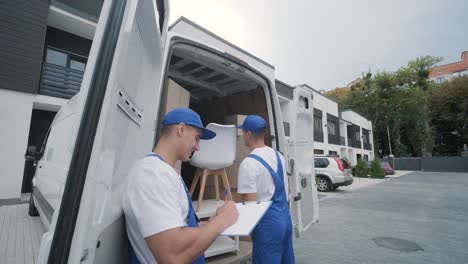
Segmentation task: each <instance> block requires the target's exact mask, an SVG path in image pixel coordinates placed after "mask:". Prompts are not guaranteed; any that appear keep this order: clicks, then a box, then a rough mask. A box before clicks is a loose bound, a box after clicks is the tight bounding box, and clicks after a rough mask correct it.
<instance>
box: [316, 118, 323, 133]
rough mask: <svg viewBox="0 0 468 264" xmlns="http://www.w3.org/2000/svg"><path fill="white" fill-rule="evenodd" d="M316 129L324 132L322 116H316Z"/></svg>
mask: <svg viewBox="0 0 468 264" xmlns="http://www.w3.org/2000/svg"><path fill="white" fill-rule="evenodd" d="M314 131H317V132H323V129H322V118H320V117H317V116H314Z"/></svg>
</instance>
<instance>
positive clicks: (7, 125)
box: [0, 90, 34, 199]
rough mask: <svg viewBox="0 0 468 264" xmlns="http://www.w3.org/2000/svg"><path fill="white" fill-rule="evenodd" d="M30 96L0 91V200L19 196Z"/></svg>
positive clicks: (30, 107) (27, 129)
mask: <svg viewBox="0 0 468 264" xmlns="http://www.w3.org/2000/svg"><path fill="white" fill-rule="evenodd" d="M33 97H34V96H33V95H31V94H26V93H21V92H13V91H8V90H0V98H2V103H1V104H0V120H2V123H3V126H2V129H0V167H1V168H2V169H1V173H0V182H1V184H0V199H13V198H19V197H20V196H21V183H22V180H23V171H24V154H25V153H26V147H27V144H28V135H29V125H30V122H31V114H32V98H33Z"/></svg>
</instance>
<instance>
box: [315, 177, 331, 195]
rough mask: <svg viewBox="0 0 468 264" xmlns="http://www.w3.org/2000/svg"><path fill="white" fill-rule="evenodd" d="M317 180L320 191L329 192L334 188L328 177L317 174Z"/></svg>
mask: <svg viewBox="0 0 468 264" xmlns="http://www.w3.org/2000/svg"><path fill="white" fill-rule="evenodd" d="M316 182H317V190H318V191H319V192H328V191H330V190H331V189H332V188H331V183H330V181H329V180H328V179H327V178H326V177H323V176H317V177H316Z"/></svg>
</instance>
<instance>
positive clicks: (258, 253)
mask: <svg viewBox="0 0 468 264" xmlns="http://www.w3.org/2000/svg"><path fill="white" fill-rule="evenodd" d="M239 128H241V129H242V131H243V137H244V142H245V145H246V146H247V147H249V148H250V151H251V152H250V154H249V156H248V157H247V158H245V159H244V160H243V161H242V163H241V165H240V167H239V175H238V177H239V178H238V186H237V192H238V193H239V194H241V195H242V199H243V200H244V201H272V205H271V206H270V208H269V209H268V211H267V212H266V213H265V215H264V216H263V218H262V219H261V220H260V222H259V223H258V225H257V227H256V228H255V229H254V231H253V232H252V240H253V252H252V262H253V263H254V264H257V263H268V264H274V263H295V260H294V250H293V241H292V228H293V227H292V222H291V215H290V213H289V207H288V179H287V175H286V171H285V161H284V157H283V156H282V155H281V154H279V153H278V151H276V150H274V149H272V148H270V147H268V146H266V145H265V133H266V128H267V127H266V122H265V120H264V119H263V118H262V117H260V116H257V115H249V116H247V118H246V119H245V121H244V123H243V124H242V125H241V126H239Z"/></svg>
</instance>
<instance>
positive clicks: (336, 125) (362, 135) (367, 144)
mask: <svg viewBox="0 0 468 264" xmlns="http://www.w3.org/2000/svg"><path fill="white" fill-rule="evenodd" d="M275 87H276V90H277V92H278V96H279V101H280V105H281V111H282V115H283V122H284V130H285V134H286V136H289V131H290V125H291V111H292V101H293V94H294V89H295V87H294V86H291V85H288V84H286V83H284V82H282V81H280V80H276V83H275ZM296 87H303V88H307V89H309V90H311V91H312V93H313V97H314V99H313V106H314V127H313V133H314V153H315V155H332V156H339V157H343V158H346V159H348V160H349V161H350V163H351V164H352V165H356V163H357V160H358V159H363V160H366V161H371V160H373V159H374V148H373V136H372V122H371V121H369V120H367V119H366V118H364V117H362V116H361V115H359V114H357V113H355V112H353V111H351V110H344V111H341V112H340V111H339V108H338V103H336V102H335V101H334V100H332V99H330V98H328V97H327V96H326V95H324V94H323V93H321V92H319V91H317V90H315V89H314V88H312V87H310V86H308V85H307V84H301V85H298V86H296Z"/></svg>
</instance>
